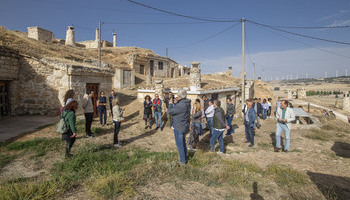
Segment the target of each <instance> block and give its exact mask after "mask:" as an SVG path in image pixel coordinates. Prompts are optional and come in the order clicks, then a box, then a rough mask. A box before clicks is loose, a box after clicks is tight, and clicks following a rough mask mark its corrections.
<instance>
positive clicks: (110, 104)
mask: <svg viewBox="0 0 350 200" xmlns="http://www.w3.org/2000/svg"><path fill="white" fill-rule="evenodd" d="M109 106H110V107H111V115H112V119H113V106H112V103H109Z"/></svg>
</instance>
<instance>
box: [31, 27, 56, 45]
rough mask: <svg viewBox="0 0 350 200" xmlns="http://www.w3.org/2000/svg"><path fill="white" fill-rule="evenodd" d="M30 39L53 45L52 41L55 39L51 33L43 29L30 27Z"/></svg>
mask: <svg viewBox="0 0 350 200" xmlns="http://www.w3.org/2000/svg"><path fill="white" fill-rule="evenodd" d="M28 37H29V38H33V39H35V40H39V41H44V42H47V43H52V39H53V38H54V36H53V33H52V32H51V31H48V30H45V29H42V28H40V27H28Z"/></svg>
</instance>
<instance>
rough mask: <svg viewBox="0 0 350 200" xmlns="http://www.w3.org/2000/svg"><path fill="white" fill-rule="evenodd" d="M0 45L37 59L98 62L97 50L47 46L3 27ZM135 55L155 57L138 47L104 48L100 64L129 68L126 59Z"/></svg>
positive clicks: (61, 45)
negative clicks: (89, 60)
mask: <svg viewBox="0 0 350 200" xmlns="http://www.w3.org/2000/svg"><path fill="white" fill-rule="evenodd" d="M0 45H2V46H6V47H8V48H10V49H13V50H15V51H18V52H19V53H21V54H25V55H29V56H33V57H35V58H38V59H41V58H44V57H47V58H53V59H60V60H61V61H64V60H66V61H67V62H69V61H74V62H83V61H84V60H86V59H91V60H98V50H97V49H85V48H82V47H72V46H66V45H63V44H60V43H55V42H54V43H53V44H47V43H44V42H41V41H36V40H34V39H31V38H28V37H27V36H26V33H22V32H18V31H10V30H7V29H5V28H4V27H0ZM135 53H138V54H143V55H146V54H150V55H155V53H154V52H152V51H151V50H148V49H142V48H138V47H116V48H112V47H104V48H102V51H101V59H102V62H106V63H109V64H111V65H112V67H118V68H129V65H127V61H126V57H127V56H128V55H130V54H135Z"/></svg>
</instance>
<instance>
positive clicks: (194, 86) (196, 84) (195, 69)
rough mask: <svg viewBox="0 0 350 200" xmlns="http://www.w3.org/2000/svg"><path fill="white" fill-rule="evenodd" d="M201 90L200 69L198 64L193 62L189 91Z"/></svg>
mask: <svg viewBox="0 0 350 200" xmlns="http://www.w3.org/2000/svg"><path fill="white" fill-rule="evenodd" d="M200 89H201V68H200V63H199V62H193V63H192V67H191V71H190V90H191V91H198V90H200Z"/></svg>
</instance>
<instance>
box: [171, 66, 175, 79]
mask: <svg viewBox="0 0 350 200" xmlns="http://www.w3.org/2000/svg"><path fill="white" fill-rule="evenodd" d="M174 70H175V69H174V68H171V78H174Z"/></svg>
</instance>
